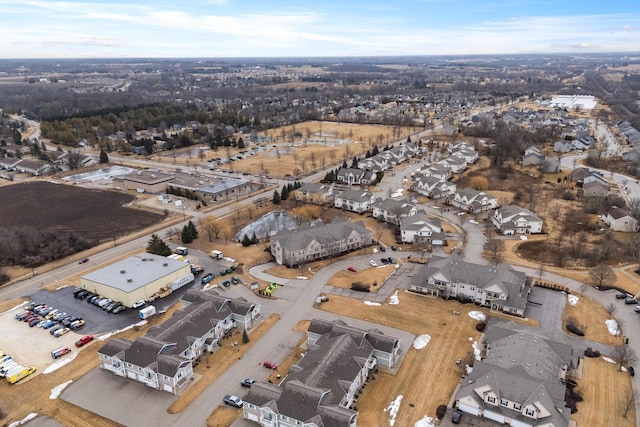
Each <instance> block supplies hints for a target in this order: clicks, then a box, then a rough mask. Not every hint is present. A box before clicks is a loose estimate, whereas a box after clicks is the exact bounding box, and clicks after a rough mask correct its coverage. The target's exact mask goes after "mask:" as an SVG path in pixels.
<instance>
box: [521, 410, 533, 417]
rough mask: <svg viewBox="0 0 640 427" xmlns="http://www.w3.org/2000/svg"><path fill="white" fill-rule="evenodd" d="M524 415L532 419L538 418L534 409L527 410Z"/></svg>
mask: <svg viewBox="0 0 640 427" xmlns="http://www.w3.org/2000/svg"><path fill="white" fill-rule="evenodd" d="M524 413H525V414H526V415H528V416H530V417H535V416H536V413H535V411H534V410H533V409H525V410H524Z"/></svg>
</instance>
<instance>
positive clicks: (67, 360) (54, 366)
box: [42, 353, 78, 374]
mask: <svg viewBox="0 0 640 427" xmlns="http://www.w3.org/2000/svg"><path fill="white" fill-rule="evenodd" d="M77 355H78V353H71V354H70V355H69V356H68V357H65V358H62V359H58V361H57V362H55V363H52V364H51V365H49V366H47V368H46V369H45V370H44V371H42V373H43V374H50V373H51V372H53V371H57V370H58V369H60V368H62V367H63V366H64V365H66V364H68V363H71V361H73V359H75V358H76V356H77Z"/></svg>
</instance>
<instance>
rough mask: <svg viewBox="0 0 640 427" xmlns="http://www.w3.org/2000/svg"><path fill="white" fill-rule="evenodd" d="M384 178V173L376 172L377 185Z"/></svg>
mask: <svg viewBox="0 0 640 427" xmlns="http://www.w3.org/2000/svg"><path fill="white" fill-rule="evenodd" d="M382 178H384V172H382V171H380V172H376V184H377V183H379V182H380V181H382Z"/></svg>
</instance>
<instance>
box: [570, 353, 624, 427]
mask: <svg viewBox="0 0 640 427" xmlns="http://www.w3.org/2000/svg"><path fill="white" fill-rule="evenodd" d="M575 391H577V392H578V393H579V394H580V395H581V396H582V398H583V399H584V400H583V401H582V402H580V403H578V405H577V407H578V412H576V413H575V414H573V415H572V416H571V418H572V419H573V420H575V421H576V422H577V424H578V425H579V426H616V427H633V426H635V425H636V413H635V404H634V403H633V402H635V401H634V400H633V390H632V388H631V379H630V376H629V374H628V373H627V372H621V371H620V370H618V365H616V364H613V363H609V362H606V361H605V360H603V359H602V358H593V359H591V358H588V357H585V358H584V371H583V375H582V378H581V379H579V380H578V387H576V389H575ZM629 393H630V394H629ZM629 396H630V399H631V402H632V403H631V405H630V406H631V408H630V409H629V412H628V414H627V416H626V417H623V416H622V414H623V410H624V403H625V402H626V400H627V399H628V398H629Z"/></svg>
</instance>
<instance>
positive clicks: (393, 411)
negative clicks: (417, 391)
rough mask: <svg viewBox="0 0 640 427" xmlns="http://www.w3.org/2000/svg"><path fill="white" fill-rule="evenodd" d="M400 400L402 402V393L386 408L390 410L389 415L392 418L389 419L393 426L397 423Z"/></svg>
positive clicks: (385, 410) (387, 410) (386, 410)
mask: <svg viewBox="0 0 640 427" xmlns="http://www.w3.org/2000/svg"><path fill="white" fill-rule="evenodd" d="M400 402H402V395H401V394H400V395H398V397H396V398H395V400H394V401H393V402H391V403H390V404H389V406H387V407H386V408H384V412H389V416H390V417H391V419H390V420H389V425H390V426H391V427H393V426H394V425H395V424H396V416H397V415H398V410H400Z"/></svg>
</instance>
